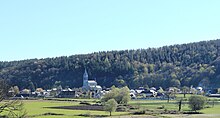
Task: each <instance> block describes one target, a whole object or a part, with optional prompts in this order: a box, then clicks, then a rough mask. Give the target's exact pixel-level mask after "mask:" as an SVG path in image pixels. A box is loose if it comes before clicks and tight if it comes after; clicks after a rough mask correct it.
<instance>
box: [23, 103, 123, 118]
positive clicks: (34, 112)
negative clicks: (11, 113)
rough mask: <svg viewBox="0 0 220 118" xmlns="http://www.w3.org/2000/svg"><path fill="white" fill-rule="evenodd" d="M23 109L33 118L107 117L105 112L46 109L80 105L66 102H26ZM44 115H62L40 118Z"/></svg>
mask: <svg viewBox="0 0 220 118" xmlns="http://www.w3.org/2000/svg"><path fill="white" fill-rule="evenodd" d="M23 102H24V107H25V109H26V111H27V113H28V114H27V115H28V116H30V117H35V118H71V117H74V118H82V117H83V116H78V115H80V114H86V115H92V116H96V115H106V116H107V115H109V113H108V112H105V111H89V110H68V109H52V108H48V107H58V106H75V105H80V104H79V102H67V101H47V100H34V101H33V100H27V101H23ZM45 113H56V114H64V115H56V116H55V115H48V116H42V114H45ZM124 114H127V113H126V112H114V113H113V115H124Z"/></svg>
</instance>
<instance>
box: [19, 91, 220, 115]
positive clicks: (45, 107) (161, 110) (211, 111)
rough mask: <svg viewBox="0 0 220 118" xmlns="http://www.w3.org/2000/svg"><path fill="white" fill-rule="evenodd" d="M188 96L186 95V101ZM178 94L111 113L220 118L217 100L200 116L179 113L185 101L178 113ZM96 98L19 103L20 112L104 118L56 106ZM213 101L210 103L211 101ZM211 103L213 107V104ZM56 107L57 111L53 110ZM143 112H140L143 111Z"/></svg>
mask: <svg viewBox="0 0 220 118" xmlns="http://www.w3.org/2000/svg"><path fill="white" fill-rule="evenodd" d="M189 96H190V95H187V98H184V99H185V100H187V99H188V97H189ZM182 97H183V96H182V95H177V98H176V99H175V100H170V102H169V103H168V102H167V100H149V99H148V100H143V99H142V100H140V99H136V100H131V101H130V102H129V103H128V106H132V109H129V110H127V111H124V112H113V113H112V115H113V117H119V116H124V117H126V116H134V115H135V114H136V113H137V115H135V116H136V117H138V116H139V115H140V117H141V116H143V115H144V116H146V115H147V116H152V117H171V118H172V117H195V118H197V117H198V118H202V117H205V116H206V117H209V116H213V117H216V118H217V117H220V99H219V98H208V102H207V104H206V108H205V109H202V110H200V111H199V112H200V113H202V114H193V115H188V114H183V112H190V109H189V107H188V104H187V101H183V103H182V109H181V111H180V112H179V111H178V108H179V106H178V101H179V100H180V99H181V98H182ZM98 101H99V100H98V99H51V100H43V99H39V100H23V103H24V109H25V110H26V112H27V116H28V117H31V118H73V117H74V118H85V117H108V116H109V113H108V112H106V111H102V110H82V109H81V110H80V109H78V110H76V109H62V108H59V107H61V106H62V107H65V106H84V104H81V103H82V102H85V103H89V104H97V102H98ZM213 101H214V102H213ZM213 103H214V105H213ZM54 107H57V108H54ZM143 111H144V112H143Z"/></svg>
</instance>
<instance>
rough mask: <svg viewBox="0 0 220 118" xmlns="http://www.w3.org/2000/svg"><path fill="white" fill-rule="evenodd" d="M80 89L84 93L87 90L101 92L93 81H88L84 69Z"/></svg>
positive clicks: (99, 87) (100, 88)
mask: <svg viewBox="0 0 220 118" xmlns="http://www.w3.org/2000/svg"><path fill="white" fill-rule="evenodd" d="M82 88H83V89H84V90H86V91H89V90H90V91H96V93H97V92H99V91H101V90H102V87H101V86H99V85H98V84H97V82H96V81H95V80H89V76H88V73H87V71H86V69H85V72H84V74H83V86H82Z"/></svg>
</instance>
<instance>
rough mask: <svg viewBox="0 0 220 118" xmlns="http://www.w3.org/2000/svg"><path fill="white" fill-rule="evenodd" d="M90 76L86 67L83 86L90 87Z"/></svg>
mask: <svg viewBox="0 0 220 118" xmlns="http://www.w3.org/2000/svg"><path fill="white" fill-rule="evenodd" d="M88 78H89V76H88V73H87V71H86V69H85V72H84V74H83V88H85V89H88V87H89V85H88Z"/></svg>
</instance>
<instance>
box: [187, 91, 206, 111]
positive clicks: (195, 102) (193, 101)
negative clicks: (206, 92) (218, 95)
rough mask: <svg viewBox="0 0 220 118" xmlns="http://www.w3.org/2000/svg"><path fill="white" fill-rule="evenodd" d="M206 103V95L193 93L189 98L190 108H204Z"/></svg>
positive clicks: (194, 109) (193, 109)
mask: <svg viewBox="0 0 220 118" xmlns="http://www.w3.org/2000/svg"><path fill="white" fill-rule="evenodd" d="M205 103H206V98H205V97H204V96H199V95H193V96H191V97H190V98H189V108H191V110H192V111H195V112H196V110H200V109H203V108H204V106H205Z"/></svg>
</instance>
